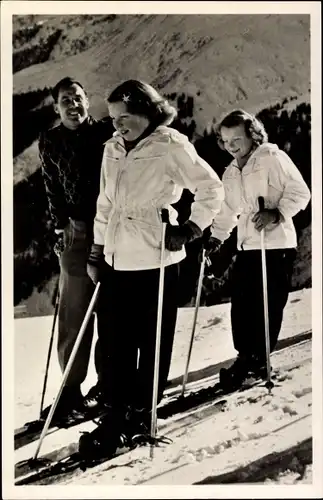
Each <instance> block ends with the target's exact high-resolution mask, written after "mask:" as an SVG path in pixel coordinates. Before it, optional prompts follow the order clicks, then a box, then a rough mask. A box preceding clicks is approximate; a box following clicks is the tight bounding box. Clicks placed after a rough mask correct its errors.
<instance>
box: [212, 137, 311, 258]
mask: <svg viewBox="0 0 323 500" xmlns="http://www.w3.org/2000/svg"><path fill="white" fill-rule="evenodd" d="M222 182H223V185H224V189H225V200H224V202H223V204H222V207H221V211H220V212H219V213H218V215H217V216H216V217H215V219H214V221H213V224H212V231H211V233H212V236H214V237H216V238H218V239H219V240H221V241H224V240H225V239H227V238H228V237H229V236H230V233H231V231H232V229H233V228H234V227H235V226H236V225H237V226H238V250H242V249H243V250H257V249H260V232H259V231H257V230H256V229H255V226H254V223H253V222H252V218H253V216H254V215H255V213H256V212H258V210H259V205H258V197H259V196H263V197H264V200H265V208H269V209H272V208H278V210H279V212H280V213H281V215H282V217H281V221H280V222H279V223H277V224H274V223H272V224H269V225H268V226H267V227H266V228H265V247H266V248H267V249H279V248H295V247H296V246H297V238H296V231H295V227H294V224H293V220H292V217H294V216H295V215H296V214H297V213H298V212H299V211H300V210H304V209H305V208H306V206H307V204H308V202H309V200H310V191H309V189H308V187H307V185H306V183H305V181H304V180H303V178H302V176H301V174H300V172H299V170H298V169H297V167H296V166H295V164H294V163H293V162H292V160H291V159H290V158H289V156H288V155H287V154H286V153H285V152H284V151H282V150H281V149H279V148H278V146H277V145H276V144H271V143H265V144H262V145H261V146H259V147H258V148H257V149H256V150H255V151H254V152H253V154H252V155H251V156H250V158H249V159H248V161H247V163H246V164H245V166H244V167H243V168H242V169H241V170H240V169H239V167H238V164H237V162H236V160H233V161H232V162H231V163H230V165H229V166H228V167H227V168H226V170H225V172H224V174H223V177H222ZM238 216H240V217H239V218H238Z"/></svg>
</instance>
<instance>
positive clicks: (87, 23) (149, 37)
mask: <svg viewBox="0 0 323 500" xmlns="http://www.w3.org/2000/svg"><path fill="white" fill-rule="evenodd" d="M309 22H310V19H309V16H307V15H302V16H300V15H188V16H183V15H81V16H80V15H76V16H72V15H69V16H41V15H37V16H34V15H31V16H14V21H13V70H14V76H13V93H14V96H13V103H14V124H13V125H14V166H13V167H14V184H15V196H14V199H15V207H14V214H15V235H14V236H15V290H17V293H15V305H17V304H20V305H21V304H23V305H25V306H26V308H27V311H28V313H29V314H32V315H33V314H43V313H47V312H50V311H51V307H52V305H51V300H50V297H51V294H52V290H53V286H54V283H55V274H56V273H57V272H58V266H57V262H56V260H55V257H54V256H53V255H52V253H50V254H49V253H48V249H49V248H50V247H51V236H50V234H51V227H50V221H49V220H48V218H49V217H48V212H46V199H45V197H44V192H43V188H42V184H41V177H40V171H39V166H40V165H39V160H38V154H37V142H36V139H37V135H38V133H39V132H40V130H41V129H42V128H44V127H49V126H51V125H53V123H55V119H56V117H55V115H54V114H53V109H52V102H51V98H50V88H51V87H52V86H53V85H54V84H55V83H56V82H57V81H58V80H59V79H60V78H62V77H64V76H67V75H70V76H74V77H75V78H77V79H79V80H80V81H82V82H83V83H84V85H85V86H86V88H87V90H88V94H89V98H90V102H91V110H90V111H91V113H92V114H93V115H94V116H95V117H98V118H100V117H102V116H105V115H106V113H107V110H106V106H105V102H104V97H105V96H106V94H107V92H109V90H111V89H112V88H113V87H114V86H115V85H117V84H118V83H120V81H122V80H125V79H129V78H141V79H143V80H146V81H148V82H150V83H152V84H153V85H154V86H155V87H157V88H158V89H159V90H160V92H161V93H163V94H164V95H167V97H168V98H169V99H170V100H173V101H174V103H175V104H176V105H177V107H178V108H179V110H180V114H179V120H178V122H177V124H176V126H177V128H179V129H180V130H181V131H182V132H184V133H186V134H187V135H188V136H189V138H190V139H191V140H192V141H193V142H194V144H195V146H196V147H197V149H198V151H199V154H200V155H201V156H202V157H204V158H205V159H206V160H207V161H209V163H210V164H211V165H212V167H213V168H214V169H215V170H216V171H217V172H218V173H219V175H222V173H223V169H224V167H225V165H226V164H228V162H229V161H230V158H228V157H227V156H224V155H223V154H222V156H221V153H220V151H219V149H218V148H217V146H216V144H215V138H214V134H213V128H212V127H213V125H214V123H215V122H216V121H217V120H218V119H219V118H220V117H221V115H222V114H223V113H224V112H228V111H230V110H231V109H234V108H236V107H243V108H246V109H248V110H249V111H252V112H254V113H258V114H259V116H261V118H262V119H263V120H264V122H265V125H266V126H267V128H268V127H269V128H270V129H271V131H270V132H271V133H270V140H272V141H273V142H278V143H279V145H280V147H283V148H284V149H285V150H286V151H287V152H288V153H289V154H290V155H291V157H292V158H293V160H294V161H295V162H296V164H297V166H298V167H299V168H300V170H301V172H302V174H303V175H304V178H306V181H307V182H308V184H309V185H310V178H311V155H310V153H311V151H310V112H311V110H310V106H309V102H310V43H309V41H310V26H309ZM26 124H27V126H26ZM188 200H189V197H188ZM189 201H190V200H189ZM184 205H185V204H184ZM304 214H305V215H304ZM304 214H301V215H300V217H298V220H299V224H298V233H299V239H300V246H299V252H298V259H297V262H296V264H295V272H294V276H293V287H294V288H296V289H297V288H302V287H304V286H310V285H311V225H310V222H311V214H310V206H309V208H308V209H307V210H306V211H305V212H304ZM40 228H41V229H42V230H40ZM44 231H45V232H44ZM44 236H45V237H44ZM233 248H234V236H233V238H232V241H231V242H228V244H227V245H226V247H225V250H224V252H226V257H227V258H225V259H224V261H227V262H228V263H229V262H230V260H231V254H230V252H231V251H232V249H233ZM46 252H47V253H46ZM45 254H46V258H45V259H43V256H44V255H45ZM192 254H193V257H194V262H193V260H192V259H191V260H190V259H188V260H187V263H186V264H185V265H186V267H185V265H184V270H185V272H183V276H184V275H185V274H187V275H188V278H187V280H188V281H190V283H191V284H190V286H189V287H188V291H189V293H188V295H187V296H186V297H185V300H186V301H187V302H189V301H190V299H191V298H192V293H193V292H194V279H195V278H196V274H197V271H198V266H197V261H196V258H195V257H196V252H195V253H194V251H192ZM40 257H41V258H40ZM42 259H43V261H44V262H45V261H46V265H42ZM214 264H215V267H216V263H214ZM222 272H223V269H221V274H222ZM37 273H38V279H37V280H36V281H35V280H34V277H35V275H36V274H37ZM33 280H34V281H33ZM187 280H186V281H187ZM183 283H184V285H185V287H186V285H187V283H186V282H185V279H184V282H183ZM192 283H193V285H192ZM227 295H229V292H228V293H226V292H224V291H222V289H221V290H220V291H217V292H216V293H215V294H214V293H211V294H209V296H210V297H211V299H210V301H211V303H215V302H214V301H221V300H223V299H224V298H226V297H225V296H227ZM185 300H184V299H183V303H184V302H185Z"/></svg>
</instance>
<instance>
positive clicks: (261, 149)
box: [229, 142, 278, 171]
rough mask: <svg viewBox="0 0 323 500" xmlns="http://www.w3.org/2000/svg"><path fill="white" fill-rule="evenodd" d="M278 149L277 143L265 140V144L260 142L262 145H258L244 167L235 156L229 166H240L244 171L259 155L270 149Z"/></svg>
mask: <svg viewBox="0 0 323 500" xmlns="http://www.w3.org/2000/svg"><path fill="white" fill-rule="evenodd" d="M277 150H278V146H277V144H272V143H270V142H264V143H263V144H260V146H258V147H257V148H256V149H255V150H254V151H253V152H252V153H251V155H250V156H249V158H248V160H247V162H246V164H245V165H244V166H243V167H242V168H240V167H239V165H238V162H237V160H236V159H235V158H234V159H233V160H232V161H231V163H230V164H229V166H231V167H235V168H238V169H239V170H240V171H242V170H243V169H245V168H246V167H247V166H248V165H250V164H251V162H252V160H254V159H255V158H256V157H257V156H261V155H263V154H266V153H269V152H270V151H277Z"/></svg>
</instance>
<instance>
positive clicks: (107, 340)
mask: <svg viewBox="0 0 323 500" xmlns="http://www.w3.org/2000/svg"><path fill="white" fill-rule="evenodd" d="M107 102H108V109H109V114H110V117H111V118H112V119H113V123H114V127H115V128H116V132H115V134H114V136H113V137H112V138H111V139H110V140H109V141H107V143H106V144H105V149H104V154H103V161H102V170H101V185H100V194H99V197H98V201H97V213H96V217H95V221H94V245H93V246H92V251H91V257H90V260H89V265H88V273H89V275H90V276H91V278H92V279H93V281H94V282H95V283H96V282H97V281H98V280H100V282H101V287H100V296H99V301H98V310H99V311H100V315H98V320H99V321H98V333H99V339H100V345H101V350H102V358H103V360H104V362H103V364H104V366H103V375H102V380H103V384H102V385H103V398H104V401H105V403H106V404H107V405H109V408H110V410H109V412H108V413H107V415H106V417H105V418H104V419H103V420H102V422H101V424H100V425H99V427H98V428H97V429H95V430H94V431H93V432H92V433H91V434H85V435H84V436H82V438H81V440H80V451H81V453H82V454H83V455H84V456H87V457H88V456H94V457H96V456H102V455H109V454H111V453H113V452H114V451H115V448H116V447H117V446H118V444H120V439H121V438H120V436H121V434H122V435H125V436H126V438H127V439H131V438H132V437H133V436H134V435H135V434H138V433H140V434H142V433H148V434H149V428H150V421H151V416H150V412H151V406H152V392H153V375H154V359H155V336H156V321H157V302H158V285H159V269H160V257H161V228H162V220H161V210H162V209H163V208H166V209H168V211H169V219H170V223H169V224H168V225H167V230H166V238H165V245H166V251H165V261H164V263H165V266H166V267H165V280H164V298H163V319H162V332H161V347H160V370H159V387H158V390H159V394H158V401H160V400H161V398H162V395H163V391H164V388H165V385H166V382H167V377H168V372H169V367H170V361H171V353H172V345H173V337H174V331H175V325H176V315H177V288H178V275H179V266H178V263H179V262H180V261H181V260H183V259H184V258H185V255H186V254H185V249H184V245H185V244H186V243H188V242H190V241H192V240H194V239H195V238H198V237H200V236H202V232H203V230H204V229H205V228H206V227H208V226H210V225H211V223H212V220H213V219H214V217H215V216H216V214H217V213H218V211H219V210H220V207H221V202H222V201H223V198H224V190H223V186H222V182H221V181H220V179H219V178H218V176H217V174H216V173H215V172H214V171H213V169H212V168H211V167H210V166H209V165H208V164H207V163H206V162H205V161H204V160H203V159H202V158H200V157H199V156H198V154H197V152H196V150H195V148H194V146H193V145H192V144H191V143H190V142H189V141H188V139H187V137H186V136H184V135H183V134H181V133H179V132H177V131H176V130H174V129H172V128H170V127H168V126H167V125H169V124H170V123H171V122H172V121H173V119H174V117H175V115H176V111H175V109H174V108H173V107H171V106H170V105H169V104H168V103H167V101H166V100H165V99H163V98H162V97H161V96H160V95H159V94H158V93H157V92H156V91H155V90H154V89H153V88H152V87H151V86H149V85H147V84H145V83H143V82H140V81H136V80H129V81H127V82H124V83H123V84H121V85H120V86H118V87H117V88H116V89H115V90H114V91H113V92H112V93H111V94H110V96H109V97H108V99H107ZM183 188H187V189H189V190H190V191H191V192H193V193H194V195H195V198H194V202H193V204H192V209H191V216H190V219H189V220H188V221H186V222H185V224H183V225H178V224H177V221H176V218H177V212H176V211H175V210H174V209H173V208H172V207H171V204H174V203H175V202H177V201H178V200H179V198H180V197H181V194H182V190H183ZM129 409H130V411H129Z"/></svg>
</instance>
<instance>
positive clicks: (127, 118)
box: [108, 101, 149, 141]
mask: <svg viewBox="0 0 323 500" xmlns="http://www.w3.org/2000/svg"><path fill="white" fill-rule="evenodd" d="M108 110H109V115H110V117H111V119H112V122H113V126H114V128H115V129H116V130H117V131H118V132H119V134H120V135H121V136H122V137H123V138H124V139H125V140H126V141H135V140H136V139H138V137H140V136H141V135H142V134H143V133H144V131H145V130H146V128H147V127H148V125H149V120H148V118H146V117H145V116H141V115H135V114H132V113H129V111H128V107H127V104H126V103H125V102H123V101H120V102H109V103H108Z"/></svg>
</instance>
